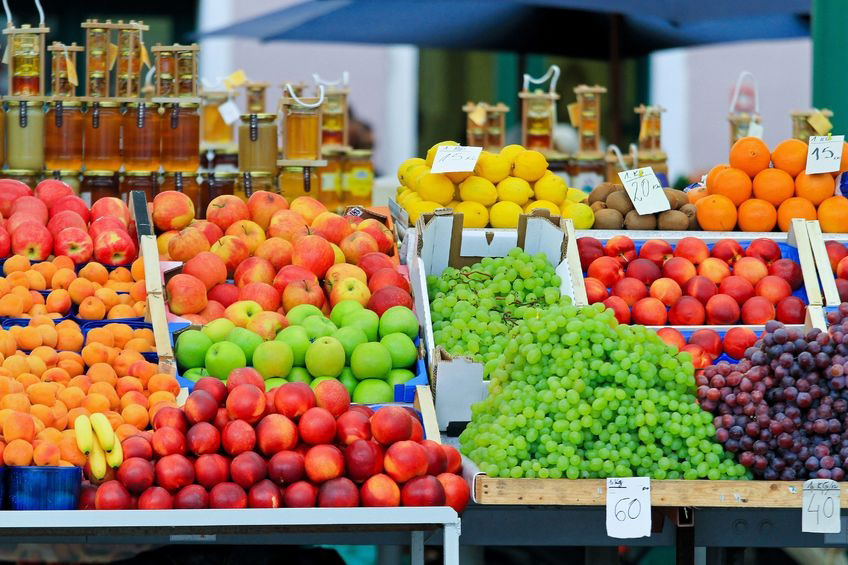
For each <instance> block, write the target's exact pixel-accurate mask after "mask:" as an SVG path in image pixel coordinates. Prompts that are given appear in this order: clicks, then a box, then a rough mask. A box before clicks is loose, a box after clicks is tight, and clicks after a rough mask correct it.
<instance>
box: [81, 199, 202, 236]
mask: <svg viewBox="0 0 848 565" xmlns="http://www.w3.org/2000/svg"><path fill="white" fill-rule="evenodd" d="M161 194H164V193H160V195H161ZM174 194H180V195H181V196H183V197H184V198H185V199H186V200H188V204H191V200H189V199H188V197H187V196H186V195H185V194H181V193H179V192H175V193H174ZM157 196H159V195H157ZM164 200H165V203H166V204H168V203H169V202H170V198H165V199H164ZM154 201H155V199H154ZM154 208H155V206H154ZM193 210H194V208H193V207H192V213H191V217H190V218H188V219H187V220H185V223H183V222H182V221H181V220H179V219H178V220H176V221H175V222H174V223H173V225H174V227H170V228H161V229H162V231H165V230H168V229H174V230H179V229H182V228H184V227H185V226H187V225H188V223H189V221H191V218H194V212H193ZM166 211H167V212H171V211H173V212H177V211H179V210H178V209H177V208H173V209H172V207H171V206H170V205H168V206H166ZM183 213H184V215H185V212H183ZM154 214H155V212H154ZM103 216H113V217H115V218H118V219H119V220H121V223H123V224H124V227H125V228H128V227H129V225H130V209H129V208H127V205H126V204H124V201H123V200H121V199H120V198H115V197H114V196H106V197H102V198H98V199H97V200H96V201H95V202H94V203H92V205H91V221H92V222H94V221H95V220H97V219H98V218H102V217H103ZM166 216H167V214H166ZM183 219H185V218H184V217H183ZM154 223H155V216H154ZM177 226H179V227H177ZM157 227H158V226H157Z"/></svg>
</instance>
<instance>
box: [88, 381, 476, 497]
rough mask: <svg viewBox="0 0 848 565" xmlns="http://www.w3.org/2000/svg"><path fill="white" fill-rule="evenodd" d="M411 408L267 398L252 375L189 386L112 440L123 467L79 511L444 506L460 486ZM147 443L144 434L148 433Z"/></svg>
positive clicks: (295, 390) (454, 462) (299, 386)
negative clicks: (180, 402) (149, 422)
mask: <svg viewBox="0 0 848 565" xmlns="http://www.w3.org/2000/svg"><path fill="white" fill-rule="evenodd" d="M413 414H414V412H412V411H411V409H407V408H404V407H400V406H391V405H390V406H385V407H382V408H379V409H377V410H376V411H373V410H371V409H370V408H368V407H367V406H363V405H351V404H350V397H349V396H348V393H347V391H346V390H345V388H344V386H343V385H342V384H341V383H339V382H338V381H324V382H322V383H320V384H319V385H317V386H316V387H315V390H314V392H313V390H312V389H311V388H310V387H309V386H308V385H306V384H304V383H286V384H284V385H282V386H281V387H278V388H275V389H272V390H270V391H268V392H265V385H264V383H263V381H262V377H261V376H259V374H258V373H256V372H255V371H253V370H252V369H238V370H236V371H233V373H232V374H231V375H230V377H229V379H228V380H227V384H226V385H225V384H223V383H222V382H221V381H220V380H218V379H215V378H211V377H205V378H202V379H200V380H199V381H197V383H196V385H195V388H194V391H193V392H192V393H191V394H190V395H189V397H188V399H187V400H186V403H185V406H184V407H183V408H181V409H180V408H175V407H165V408H162V409H160V410H159V411H158V412H157V413H156V415H155V416H154V418H153V429H154V431H153V432H152V434H150V432H142V433H141V434H140V435H134V436H130V437H127V438H125V439H124V440H123V442H122V448H123V452H124V462H123V463H122V464H121V466H120V467H119V468H118V470H117V472H116V471H114V470H112V469H110V470H109V474H108V475H107V477H106V478H105V479H104V482H102V483H101V484H100V485H99V486H98V487H96V488H95V487H94V486H88V485H87V486H86V487H85V488H84V489H83V494H82V497H81V500H80V507H81V508H84V509H85V508H96V509H98V510H125V509H131V508H138V509H167V508H247V507H250V508H280V507H290V508H295V507H313V506H319V507H351V506H400V505H403V506H444V505H448V506H451V507H453V508H454V509H455V510H456V511H457V512H461V511H462V509H463V508H465V506H466V504H467V503H468V498H469V489H468V486H467V485H466V483H465V481H464V480H463V479H462V477H460V476H459V475H457V474H456V473H458V472H459V471H460V468H461V465H462V462H461V458H460V455H459V452H458V451H457V450H455V449H454V448H452V447H449V446H443V445H440V444H438V443H436V442H434V441H430V440H425V439H423V429H422V426H421V424H420V422H419V421H418V418H417V417H416V416H414V415H413ZM147 434H150V435H147Z"/></svg>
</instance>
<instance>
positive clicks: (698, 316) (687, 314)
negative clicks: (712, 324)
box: [668, 296, 706, 326]
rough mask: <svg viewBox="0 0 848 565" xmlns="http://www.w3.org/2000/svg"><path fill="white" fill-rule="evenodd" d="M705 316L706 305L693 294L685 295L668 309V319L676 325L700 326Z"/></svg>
mask: <svg viewBox="0 0 848 565" xmlns="http://www.w3.org/2000/svg"><path fill="white" fill-rule="evenodd" d="M705 317H706V310H705V309H704V305H703V304H701V302H700V301H699V300H698V299H697V298H693V297H691V296H683V297H682V298H681V299H680V300H678V301H677V302H675V303H674V305H672V307H671V308H669V310H668V321H669V322H670V323H672V324H674V325H675V326H699V325H701V324H703V323H704V319H705Z"/></svg>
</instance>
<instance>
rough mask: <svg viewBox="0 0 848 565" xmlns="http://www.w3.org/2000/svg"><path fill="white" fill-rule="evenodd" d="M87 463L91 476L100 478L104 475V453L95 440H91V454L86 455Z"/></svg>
mask: <svg viewBox="0 0 848 565" xmlns="http://www.w3.org/2000/svg"><path fill="white" fill-rule="evenodd" d="M88 465H89V467H91V476H93V477H94V478H95V479H97V480H100V479H102V478H103V477H105V476H106V453H105V452H104V451H103V448H102V447H100V444H99V443H98V442H96V441H93V442H91V454H90V455H89V456H88Z"/></svg>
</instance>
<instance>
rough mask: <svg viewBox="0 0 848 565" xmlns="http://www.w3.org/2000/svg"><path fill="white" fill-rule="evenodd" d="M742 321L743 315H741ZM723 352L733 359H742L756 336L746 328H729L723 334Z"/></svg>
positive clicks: (755, 339)
mask: <svg viewBox="0 0 848 565" xmlns="http://www.w3.org/2000/svg"><path fill="white" fill-rule="evenodd" d="M742 316H743V319H744V316H745V315H744V313H743V315H742ZM723 341H724V343H723V345H724V352H725V353H727V355H729V356H730V357H732V358H733V359H742V358H743V357H744V356H745V350H746V349H748V348H749V347H751V346H752V345H754V343H755V342H756V341H757V334H755V333H754V332H753V331H751V330H750V329H748V328H739V327H737V328H730V329H729V330H727V333H726V334H724V340H723Z"/></svg>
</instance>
